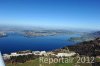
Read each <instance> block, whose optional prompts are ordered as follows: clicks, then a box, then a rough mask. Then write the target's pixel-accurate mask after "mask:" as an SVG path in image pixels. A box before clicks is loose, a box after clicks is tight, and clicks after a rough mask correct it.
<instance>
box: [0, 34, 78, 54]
mask: <svg viewBox="0 0 100 66" xmlns="http://www.w3.org/2000/svg"><path fill="white" fill-rule="evenodd" d="M72 36H78V35H55V36H41V37H31V38H29V37H24V36H22V35H19V34H9V35H8V36H7V37H3V38H0V51H1V52H2V53H11V52H16V51H22V50H33V51H36V50H39V51H43V50H45V51H51V50H54V49H58V48H62V47H64V46H68V45H73V44H75V43H73V42H69V41H67V39H68V38H70V37H72Z"/></svg>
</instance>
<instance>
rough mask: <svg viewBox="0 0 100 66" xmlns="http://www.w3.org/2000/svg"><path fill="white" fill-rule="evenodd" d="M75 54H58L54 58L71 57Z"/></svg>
mask: <svg viewBox="0 0 100 66" xmlns="http://www.w3.org/2000/svg"><path fill="white" fill-rule="evenodd" d="M75 54H76V53H75V52H70V53H58V54H57V55H56V56H57V57H71V56H74V55H75Z"/></svg>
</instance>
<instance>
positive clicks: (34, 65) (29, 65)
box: [6, 59, 92, 66]
mask: <svg viewBox="0 0 100 66" xmlns="http://www.w3.org/2000/svg"><path fill="white" fill-rule="evenodd" d="M6 66H92V65H91V64H85V63H83V64H82V63H81V64H76V63H75V62H73V63H52V64H47V63H39V59H35V60H31V61H27V62H25V63H13V64H12V63H7V64H6Z"/></svg>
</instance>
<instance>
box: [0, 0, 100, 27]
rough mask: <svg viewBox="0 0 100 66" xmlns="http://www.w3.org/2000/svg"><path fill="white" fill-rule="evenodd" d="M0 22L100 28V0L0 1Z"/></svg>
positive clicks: (23, 24) (21, 24)
mask: <svg viewBox="0 0 100 66" xmlns="http://www.w3.org/2000/svg"><path fill="white" fill-rule="evenodd" d="M0 25H20V26H39V27H53V28H83V29H100V0H0Z"/></svg>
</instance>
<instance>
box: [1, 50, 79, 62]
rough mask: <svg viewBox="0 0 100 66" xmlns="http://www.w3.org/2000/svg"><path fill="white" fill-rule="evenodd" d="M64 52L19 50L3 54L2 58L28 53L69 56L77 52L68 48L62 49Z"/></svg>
mask: <svg viewBox="0 0 100 66" xmlns="http://www.w3.org/2000/svg"><path fill="white" fill-rule="evenodd" d="M64 51H65V52H63V51H62V52H53V51H48V52H46V51H30V50H26V51H19V52H12V53H11V54H3V59H4V60H9V59H11V57H18V56H28V55H33V56H43V57H48V56H53V57H71V56H74V55H76V54H77V53H75V52H72V51H69V50H64Z"/></svg>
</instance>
